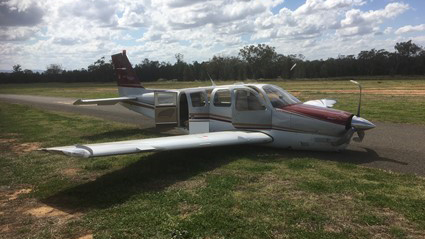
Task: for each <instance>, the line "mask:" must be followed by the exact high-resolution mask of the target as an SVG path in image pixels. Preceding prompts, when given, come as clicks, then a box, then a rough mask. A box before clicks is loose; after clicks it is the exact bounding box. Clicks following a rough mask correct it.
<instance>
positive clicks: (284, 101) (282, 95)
mask: <svg viewBox="0 0 425 239" xmlns="http://www.w3.org/2000/svg"><path fill="white" fill-rule="evenodd" d="M263 90H264V91H265V92H266V94H267V97H268V98H269V99H270V102H271V103H272V105H273V107H274V108H279V107H283V106H286V105H292V104H297V103H301V101H300V100H298V99H297V98H296V97H295V96H293V95H291V94H289V93H288V92H287V91H285V90H283V89H282V88H280V87H277V86H273V85H265V86H263Z"/></svg>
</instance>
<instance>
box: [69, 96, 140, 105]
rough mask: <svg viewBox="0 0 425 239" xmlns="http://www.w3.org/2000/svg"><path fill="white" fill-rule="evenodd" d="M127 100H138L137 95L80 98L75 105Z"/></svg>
mask: <svg viewBox="0 0 425 239" xmlns="http://www.w3.org/2000/svg"><path fill="white" fill-rule="evenodd" d="M126 100H137V97H117V98H104V99H88V100H83V99H78V100H77V101H75V102H74V105H93V104H96V105H115V104H116V103H119V102H122V101H126Z"/></svg>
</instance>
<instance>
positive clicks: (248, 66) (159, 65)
mask: <svg viewBox="0 0 425 239" xmlns="http://www.w3.org/2000/svg"><path fill="white" fill-rule="evenodd" d="M394 50H395V51H394V52H389V51H386V50H384V49H381V50H376V49H371V50H365V51H361V52H360V53H359V54H358V55H357V56H355V55H339V56H338V57H337V58H328V59H326V60H322V59H320V60H305V58H304V56H303V55H301V54H299V55H283V54H280V53H277V52H276V50H275V48H274V47H271V46H269V45H266V44H258V45H249V46H245V47H243V48H242V49H240V50H239V54H238V55H237V56H213V57H212V58H211V59H209V60H208V61H204V62H197V61H194V62H192V63H187V62H185V61H184V56H183V55H182V54H176V55H175V58H176V62H175V63H174V64H171V63H169V62H159V61H152V60H149V59H148V58H145V59H144V60H143V61H142V62H140V63H139V64H136V65H134V69H135V71H136V74H137V75H138V76H139V78H140V79H141V80H142V81H157V80H178V81H195V80H201V81H205V80H209V79H210V78H211V79H214V80H238V81H243V80H246V79H260V78H263V79H279V78H281V79H291V78H326V77H344V76H384V75H390V76H393V75H425V49H424V48H423V47H421V46H418V45H416V44H415V43H413V42H412V41H411V40H410V41H407V42H399V43H396V44H395V46H394ZM295 64H296V67H295V68H294V67H293V66H294V65H295ZM114 80H115V76H114V70H113V67H112V64H111V61H107V60H105V57H102V58H100V59H98V60H97V61H95V62H94V63H93V64H90V65H89V66H88V67H87V69H85V68H82V69H79V70H69V71H66V70H63V68H62V66H61V65H58V64H51V65H49V66H47V67H46V70H45V71H44V72H42V73H38V72H36V73H34V72H32V71H31V70H28V69H22V67H21V66H20V65H19V64H18V65H15V66H13V72H12V73H0V83H35V82H110V81H114Z"/></svg>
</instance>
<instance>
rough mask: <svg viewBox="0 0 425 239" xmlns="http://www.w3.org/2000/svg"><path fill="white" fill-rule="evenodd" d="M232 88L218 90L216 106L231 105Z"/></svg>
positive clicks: (215, 96)
mask: <svg viewBox="0 0 425 239" xmlns="http://www.w3.org/2000/svg"><path fill="white" fill-rule="evenodd" d="M231 102H232V100H231V97H230V90H217V91H216V92H215V94H214V106H218V107H229V106H230V105H231V104H232V103H231Z"/></svg>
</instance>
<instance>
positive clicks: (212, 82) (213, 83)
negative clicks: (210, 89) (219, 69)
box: [207, 71, 217, 86]
mask: <svg viewBox="0 0 425 239" xmlns="http://www.w3.org/2000/svg"><path fill="white" fill-rule="evenodd" d="M207 75H208V77H209V78H210V81H211V84H212V85H213V86H217V85H216V84H215V82H214V81H213V79H212V78H211V76H210V74H208V71H207Z"/></svg>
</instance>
